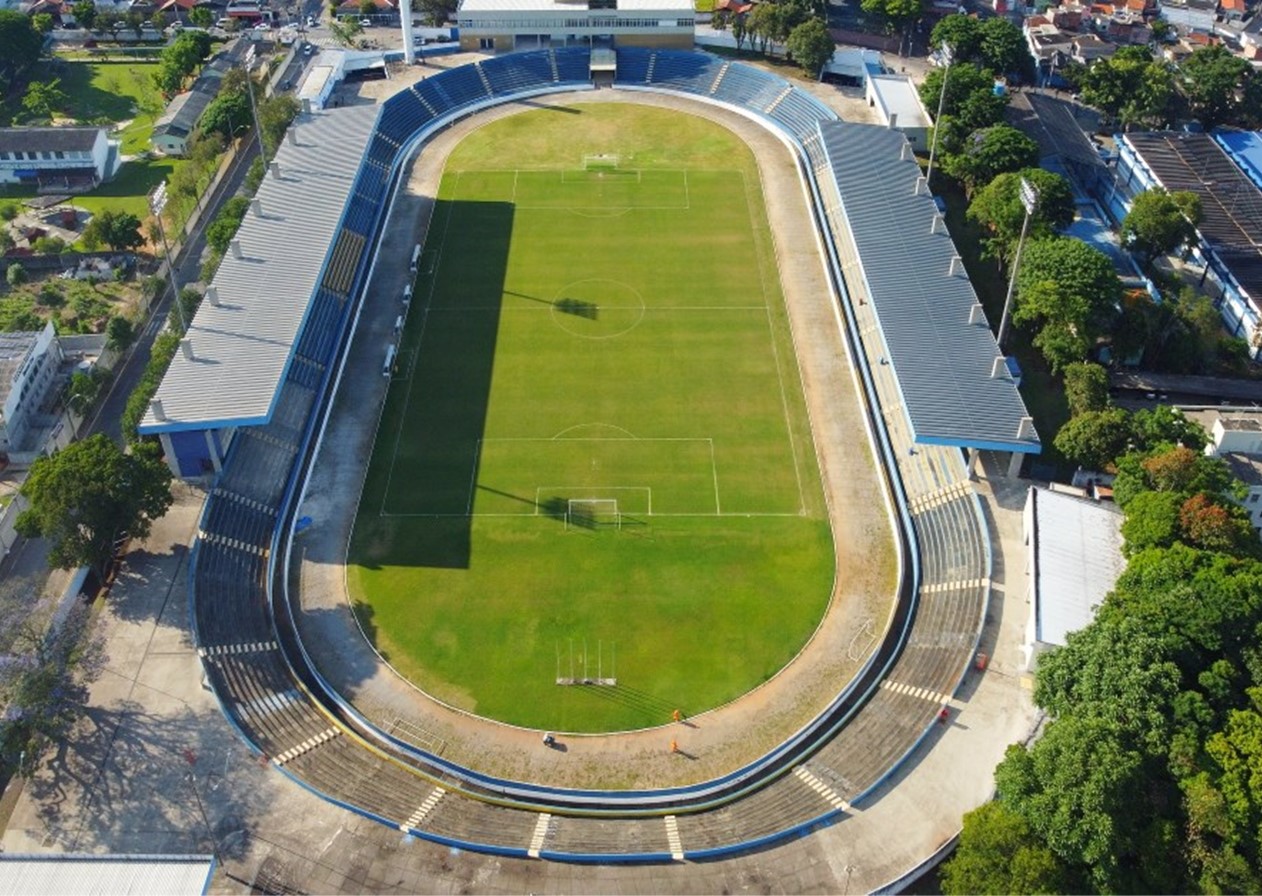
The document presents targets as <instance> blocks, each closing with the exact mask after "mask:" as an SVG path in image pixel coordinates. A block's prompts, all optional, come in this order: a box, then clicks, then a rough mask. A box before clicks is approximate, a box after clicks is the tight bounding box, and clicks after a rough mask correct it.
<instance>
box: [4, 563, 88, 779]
mask: <svg viewBox="0 0 1262 896" xmlns="http://www.w3.org/2000/svg"><path fill="white" fill-rule="evenodd" d="M40 591H41V587H40V583H39V582H37V581H34V580H33V578H26V579H19V578H10V579H6V580H5V581H4V582H3V583H0V655H2V656H3V657H4V662H3V663H0V706H4V707H5V711H4V713H2V714H0V778H8V777H10V776H12V775H16V774H18V773H21V774H29V773H30V772H31V770H32V769H33V768H35V767H36V766H37V760H38V759H39V757H40V755H41V753H42V752H43V750H44V749H45V748H46V747H47V746H48V745H49V744H51V743H57V742H60V741H62V740H64V739H65V737H66V736H67V735H68V734H69V732H70V729H71V727H72V726H73V725H74V724H75V722H76V721H78V719H79V718H80V717H81V716H82V715H83V712H84V708H85V706H86V704H87V698H88V690H87V685H88V684H89V683H90V682H92V681H93V680H95V679H96V678H97V676H99V675H100V674H101V672H103V671H104V669H105V643H104V640H103V639H102V638H101V637H100V636H98V635H95V634H93V633H92V611H91V608H90V607H88V606H87V605H86V604H85V603H84V602H82V601H75V602H74V603H73V604H72V605H71V606H70V608H69V612H68V614H67V615H66V616H65V618H64V619H63V620H62V621H61V622H60V623H59V624H55V623H54V620H53V613H52V610H51V607H48V606H46V605H43V604H40V603H39V602H38V598H39V596H40Z"/></svg>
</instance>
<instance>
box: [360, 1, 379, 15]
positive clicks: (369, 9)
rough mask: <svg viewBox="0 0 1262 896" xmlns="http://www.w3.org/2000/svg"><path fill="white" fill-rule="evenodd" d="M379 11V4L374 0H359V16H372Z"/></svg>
mask: <svg viewBox="0 0 1262 896" xmlns="http://www.w3.org/2000/svg"><path fill="white" fill-rule="evenodd" d="M376 11H377V4H376V3H374V2H373V0H359V14H360V15H361V16H370V15H372V14H373V13H375V12H376Z"/></svg>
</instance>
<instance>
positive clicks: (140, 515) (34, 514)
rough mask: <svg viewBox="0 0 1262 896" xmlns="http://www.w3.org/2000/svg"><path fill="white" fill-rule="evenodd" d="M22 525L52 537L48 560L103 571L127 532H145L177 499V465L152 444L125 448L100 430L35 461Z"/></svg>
mask: <svg viewBox="0 0 1262 896" xmlns="http://www.w3.org/2000/svg"><path fill="white" fill-rule="evenodd" d="M21 493H22V495H23V496H25V497H26V499H27V500H28V501H29V502H30V505H31V506H30V507H29V508H27V509H26V510H24V511H22V513H21V514H20V515H19V516H18V518H17V529H18V532H19V533H21V534H22V535H24V536H26V537H28V538H33V537H39V536H43V537H45V538H47V539H49V541H50V542H51V543H52V547H51V550H50V551H49V554H48V563H49V565H50V566H52V567H56V568H60V569H72V568H74V567H76V566H90V567H92V568H93V569H94V570H95V571H96V573H97V574H98V575H99V576H100V577H101V578H102V579H103V578H104V577H105V573H106V570H107V567H108V565H109V562H110V560H111V559H112V558H113V556H114V550H115V544H116V543H117V541H118V540H119V539H120V538H143V537H144V536H145V535H147V534H149V527H150V525H151V524H152V522H153V520H155V519H157V518H158V517H160V516H162V515H163V514H164V513H166V511H167V508H169V507H170V506H171V501H172V497H171V471H170V470H169V469H168V468H167V466H166V464H165V463H163V461H162V460H161V458H160V457H158V456H157V455H156V454H155V453H154V452H152V451H144V450H138V451H136V452H135V453H132V454H124V453H123V452H122V451H121V450H120V449H119V448H118V446H117V445H115V444H114V443H113V442H111V441H110V440H109V439H108V438H107V437H106V436H105V435H103V434H101V433H97V434H96V435H93V436H89V437H88V438H86V439H84V440H83V441H81V442H72V443H71V444H70V445H68V446H66V447H65V448H63V449H62V450H61V451H59V452H58V453H57V454H54V455H53V456H51V457H41V458H39V459H38V460H36V461H35V463H34V464H32V465H31V472H30V476H29V477H28V478H27V480H26V482H25V483H23V485H22V490H21Z"/></svg>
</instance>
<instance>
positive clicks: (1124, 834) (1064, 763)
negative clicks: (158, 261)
mask: <svg viewBox="0 0 1262 896" xmlns="http://www.w3.org/2000/svg"><path fill="white" fill-rule="evenodd" d="M1147 771H1148V768H1147V766H1146V763H1145V761H1144V756H1143V754H1142V753H1141V752H1140V751H1139V750H1137V749H1136V748H1135V747H1134V746H1133V745H1132V744H1131V743H1130V738H1129V736H1128V733H1127V731H1126V730H1125V728H1123V727H1122V726H1119V725H1117V724H1114V723H1112V722H1110V721H1108V720H1106V719H1102V718H1098V717H1081V716H1078V715H1069V716H1064V717H1062V718H1059V719H1057V720H1056V721H1054V722H1052V723H1051V724H1049V725H1048V726H1047V729H1046V730H1045V732H1044V734H1043V737H1042V738H1041V739H1039V740H1038V741H1035V743H1034V745H1033V746H1032V747H1031V749H1030V750H1029V751H1027V750H1026V749H1025V748H1023V747H1021V746H1020V745H1013V746H1011V747H1009V748H1008V752H1007V754H1006V755H1005V756H1004V759H1003V761H1002V762H1001V763H1000V764H999V766H998V767H997V768H996V769H995V784H996V786H997V787H998V789H999V792H1000V793H1001V794H1003V799H1004V802H1005V803H1006V804H1007V805H1008V806H1010V807H1011V808H1012V809H1013V811H1015V812H1016V813H1017V814H1019V815H1021V816H1023V817H1024V818H1025V819H1026V820H1027V821H1028V822H1029V823H1030V826H1031V827H1032V828H1033V830H1034V832H1035V834H1036V835H1038V836H1039V837H1040V838H1041V839H1042V840H1043V841H1044V842H1045V843H1046V844H1047V846H1048V848H1050V849H1051V850H1052V852H1053V853H1054V854H1056V855H1057V856H1058V857H1059V858H1060V859H1061V860H1062V861H1064V862H1066V863H1067V864H1068V863H1075V864H1076V863H1079V862H1080V863H1082V864H1083V865H1085V866H1086V868H1087V870H1088V872H1089V874H1090V881H1089V883H1090V884H1091V885H1092V886H1093V887H1096V888H1100V889H1101V890H1104V891H1106V892H1107V891H1118V890H1121V891H1124V892H1126V891H1130V890H1131V889H1132V888H1130V887H1127V886H1125V884H1123V883H1122V881H1121V880H1120V879H1119V878H1121V871H1122V864H1123V862H1125V861H1126V860H1127V859H1128V858H1130V857H1131V856H1133V855H1134V853H1135V851H1136V849H1137V847H1138V846H1139V841H1140V836H1139V835H1140V830H1139V829H1140V827H1141V826H1142V825H1144V824H1145V823H1146V822H1147V821H1148V819H1149V818H1150V817H1151V815H1150V814H1149V812H1148V811H1146V810H1147V804H1148V800H1147V799H1146V794H1147V785H1148V781H1147V775H1146V772H1147Z"/></svg>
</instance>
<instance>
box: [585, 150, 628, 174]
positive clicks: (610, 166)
mask: <svg viewBox="0 0 1262 896" xmlns="http://www.w3.org/2000/svg"><path fill="white" fill-rule="evenodd" d="M620 161H622V159H621V157H620V156H619V155H618V154H617V153H611V152H602V153H597V154H596V155H586V156H583V168H584V169H586V170H587V171H617V170H618V163H619V162H620Z"/></svg>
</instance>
